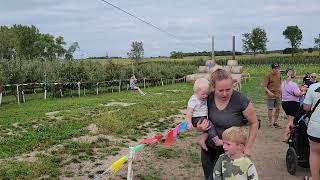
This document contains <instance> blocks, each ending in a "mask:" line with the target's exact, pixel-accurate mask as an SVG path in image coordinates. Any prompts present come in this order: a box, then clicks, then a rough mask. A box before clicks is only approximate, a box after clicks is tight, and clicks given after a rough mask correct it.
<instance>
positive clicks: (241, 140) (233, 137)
mask: <svg viewBox="0 0 320 180" xmlns="http://www.w3.org/2000/svg"><path fill="white" fill-rule="evenodd" d="M222 140H227V141H231V142H234V143H236V144H238V145H239V144H246V143H247V133H246V132H245V130H244V129H243V128H242V127H235V126H233V127H230V128H228V129H226V130H225V131H224V132H223V133H222Z"/></svg>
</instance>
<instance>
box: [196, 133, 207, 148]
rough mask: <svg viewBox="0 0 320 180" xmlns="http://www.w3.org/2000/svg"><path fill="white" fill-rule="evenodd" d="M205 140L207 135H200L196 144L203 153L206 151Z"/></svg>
mask: <svg viewBox="0 0 320 180" xmlns="http://www.w3.org/2000/svg"><path fill="white" fill-rule="evenodd" d="M207 138H208V133H202V134H201V136H200V139H199V142H198V143H199V145H200V146H201V148H202V149H203V150H205V151H208V148H207V145H206V140H207Z"/></svg>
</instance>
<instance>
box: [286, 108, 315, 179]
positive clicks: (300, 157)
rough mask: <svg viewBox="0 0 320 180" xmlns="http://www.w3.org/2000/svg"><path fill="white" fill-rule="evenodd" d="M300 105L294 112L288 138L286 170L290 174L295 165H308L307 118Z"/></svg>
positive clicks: (294, 171)
mask: <svg viewBox="0 0 320 180" xmlns="http://www.w3.org/2000/svg"><path fill="white" fill-rule="evenodd" d="M306 116H307V113H306V112H305V111H304V110H303V108H302V106H301V107H300V109H299V111H298V112H297V113H296V114H295V117H294V121H293V127H291V134H290V137H289V140H288V144H289V148H288V150H287V155H286V164H287V170H288V172H289V173H290V174H291V175H294V174H295V173H296V170H297V167H298V166H300V167H304V168H308V167H309V153H310V152H309V140H308V134H307V127H308V126H307V124H308V122H306V121H308V120H309V118H308V117H306Z"/></svg>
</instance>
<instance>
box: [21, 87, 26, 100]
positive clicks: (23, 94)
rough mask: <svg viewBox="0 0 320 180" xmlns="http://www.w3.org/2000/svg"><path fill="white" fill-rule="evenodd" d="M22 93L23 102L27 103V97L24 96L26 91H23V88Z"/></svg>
mask: <svg viewBox="0 0 320 180" xmlns="http://www.w3.org/2000/svg"><path fill="white" fill-rule="evenodd" d="M21 95H22V101H23V103H25V102H26V99H25V97H24V91H23V90H21Z"/></svg>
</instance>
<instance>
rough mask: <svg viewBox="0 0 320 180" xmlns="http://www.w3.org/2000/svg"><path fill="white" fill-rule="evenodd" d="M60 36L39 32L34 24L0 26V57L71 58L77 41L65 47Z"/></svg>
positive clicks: (25, 58)
mask: <svg viewBox="0 0 320 180" xmlns="http://www.w3.org/2000/svg"><path fill="white" fill-rule="evenodd" d="M65 46H66V42H65V41H64V38H63V37H62V36H57V37H55V36H53V35H51V34H49V33H40V31H39V29H38V28H37V27H35V26H34V25H31V26H26V25H21V24H18V25H17V24H15V25H13V26H12V27H8V26H0V59H16V58H19V59H24V60H30V59H48V60H55V59H59V58H61V59H72V58H73V53H74V52H75V51H76V50H77V49H80V47H79V44H78V43H77V42H74V43H72V44H71V45H70V46H69V47H67V48H65Z"/></svg>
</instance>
